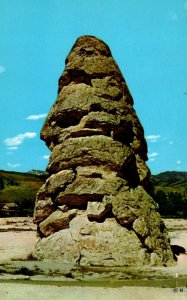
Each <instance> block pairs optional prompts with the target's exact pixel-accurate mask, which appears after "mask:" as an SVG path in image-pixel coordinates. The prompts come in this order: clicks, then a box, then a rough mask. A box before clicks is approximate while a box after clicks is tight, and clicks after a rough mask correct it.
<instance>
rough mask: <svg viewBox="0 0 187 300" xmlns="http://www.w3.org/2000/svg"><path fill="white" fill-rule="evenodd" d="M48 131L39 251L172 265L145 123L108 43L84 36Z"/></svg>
mask: <svg viewBox="0 0 187 300" xmlns="http://www.w3.org/2000/svg"><path fill="white" fill-rule="evenodd" d="M65 62H66V66H65V70H64V72H63V74H62V76H61V77H60V79H59V89H58V97H57V100H56V102H55V103H54V105H53V107H52V108H51V110H50V112H49V114H48V116H47V118H46V121H45V123H44V125H43V128H42V131H41V139H43V140H44V141H45V142H46V144H47V146H48V147H49V149H50V150H51V156H50V160H49V164H48V166H47V171H48V172H49V173H50V176H49V178H48V179H47V180H46V182H45V184H44V185H43V186H42V187H41V189H40V190H39V191H38V194H37V199H36V205H35V212H34V221H35V223H37V228H38V234H39V236H40V240H39V242H38V243H37V245H36V247H35V250H34V253H33V255H34V257H35V258H37V259H47V260H55V261H61V262H71V263H79V264H80V265H96V266H97V265H103V266H142V265H164V266H167V265H171V264H173V253H172V251H171V247H170V244H169V240H168V235H167V231H166V228H165V225H164V223H163V221H162V219H161V217H160V214H159V213H158V206H157V204H156V203H155V201H154V200H153V198H152V197H151V195H150V181H149V178H150V171H149V169H148V167H147V166H146V163H145V161H146V160H147V144H146V141H145V139H144V130H143V127H142V125H141V123H140V121H139V119H138V117H137V115H136V112H135V110H134V108H133V99H132V96H131V94H130V92H129V90H128V87H127V84H126V82H125V80H124V78H123V76H122V74H121V72H120V70H119V68H118V66H117V64H116V62H115V61H114V59H113V58H112V55H111V52H110V49H109V47H108V46H107V45H106V44H105V43H104V42H103V41H101V40H99V39H97V38H96V37H93V36H83V37H80V38H79V39H78V40H77V41H76V42H75V44H74V46H73V48H72V50H71V51H70V53H69V55H68V57H67V58H66V61H65Z"/></svg>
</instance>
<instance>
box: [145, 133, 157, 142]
mask: <svg viewBox="0 0 187 300" xmlns="http://www.w3.org/2000/svg"><path fill="white" fill-rule="evenodd" d="M145 138H146V140H149V141H150V142H151V143H155V142H157V140H158V139H159V138H160V135H155V134H151V135H147V136H146V137H145Z"/></svg>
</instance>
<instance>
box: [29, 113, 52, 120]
mask: <svg viewBox="0 0 187 300" xmlns="http://www.w3.org/2000/svg"><path fill="white" fill-rule="evenodd" d="M46 116H47V114H39V115H30V116H28V117H27V118H26V120H32V121H36V120H39V119H43V118H45V117H46Z"/></svg>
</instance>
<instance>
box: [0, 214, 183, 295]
mask: <svg viewBox="0 0 187 300" xmlns="http://www.w3.org/2000/svg"><path fill="white" fill-rule="evenodd" d="M164 222H165V224H166V226H167V228H168V230H169V236H170V238H171V244H173V245H174V244H175V245H179V246H182V247H185V248H186V249H187V220H184V219H165V220H164ZM0 240H1V246H0V270H1V273H0V299H2V300H3V299H6V300H9V299H10V300H13V299H16V300H17V299H21V300H22V299H28V300H30V299H35V300H37V299H41V295H42V299H65V300H66V299H67V300H69V299H70V300H74V299H76V300H77V299H90V300H92V299H93V300H95V299H106V298H107V299H114V298H116V299H119V300H122V299H124V298H125V299H131V300H132V299H142V300H144V299H150V297H151V299H153V300H154V299H164V300H165V299H167V300H168V299H182V300H183V299H186V296H187V288H186V286H187V255H185V254H181V255H179V256H178V261H177V263H176V265H175V266H173V267H165V268H162V267H156V268H149V270H148V269H147V268H146V269H140V270H139V271H138V270H136V268H134V269H131V268H129V269H128V268H127V269H124V268H122V267H121V268H114V269H112V270H111V269H107V268H106V269H102V271H101V270H100V269H99V268H98V269H95V270H93V269H90V270H89V269H88V270H86V269H85V270H81V272H79V269H78V268H77V269H76V268H75V267H74V266H73V265H66V264H65V265H63V264H62V265H61V264H59V263H56V264H55V263H53V264H52V263H51V264H50V263H49V262H42V261H39V262H37V261H33V260H30V259H31V256H30V254H31V253H32V251H33V249H34V247H35V244H36V243H37V240H38V238H37V232H36V225H34V224H33V221H32V218H4V219H0ZM24 268H25V269H24ZM3 270H4V272H3ZM29 270H30V273H29ZM33 270H34V272H33ZM70 273H71V274H72V276H70ZM73 277H74V278H73ZM128 278H129V279H128ZM145 279H146V280H145ZM148 279H149V280H148ZM18 282H19V283H18ZM36 283H37V284H36ZM175 286H177V287H181V288H183V292H180V294H178V295H177V294H175V293H176V292H173V288H174V287H175ZM163 287H164V288H163ZM178 293H179V292H178ZM62 294H63V298H61V296H62ZM177 297H178V298H177Z"/></svg>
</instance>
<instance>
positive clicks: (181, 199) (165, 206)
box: [151, 171, 187, 218]
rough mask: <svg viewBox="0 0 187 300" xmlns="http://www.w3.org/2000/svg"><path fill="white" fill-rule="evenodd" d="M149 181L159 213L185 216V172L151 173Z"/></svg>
mask: <svg viewBox="0 0 187 300" xmlns="http://www.w3.org/2000/svg"><path fill="white" fill-rule="evenodd" d="M151 181H152V184H153V186H154V195H153V197H154V200H155V201H156V202H157V203H158V204H159V211H160V213H161V215H162V216H165V217H178V218H179V217H181V218H187V172H177V171H171V172H163V173H160V174H158V175H152V176H151Z"/></svg>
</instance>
